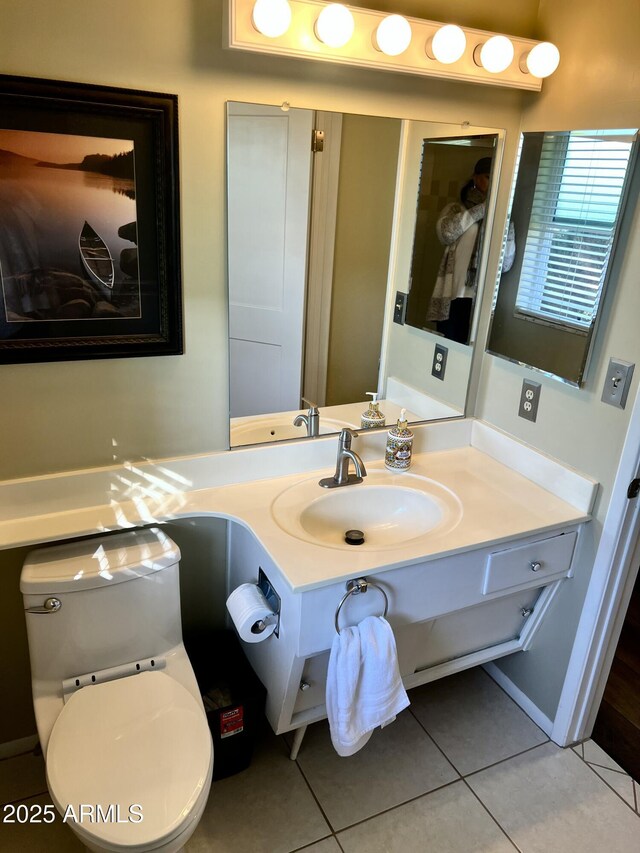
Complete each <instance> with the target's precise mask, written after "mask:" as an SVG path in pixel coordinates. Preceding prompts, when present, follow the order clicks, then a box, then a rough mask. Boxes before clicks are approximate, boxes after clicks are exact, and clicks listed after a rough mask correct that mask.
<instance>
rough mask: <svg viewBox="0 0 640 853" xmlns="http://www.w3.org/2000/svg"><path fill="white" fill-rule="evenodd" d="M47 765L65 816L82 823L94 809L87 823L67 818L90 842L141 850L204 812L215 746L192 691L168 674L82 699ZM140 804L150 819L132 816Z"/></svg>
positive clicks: (67, 715) (65, 713) (59, 725)
mask: <svg viewBox="0 0 640 853" xmlns="http://www.w3.org/2000/svg"><path fill="white" fill-rule="evenodd" d="M46 758H47V760H46V768H47V780H48V783H49V792H50V794H51V797H52V799H53V801H54V803H55V804H56V807H57V808H58V810H59V811H60V812H61V813H62V814H63V815H64V814H65V810H67V807H68V806H72V807H73V809H74V812H75V815H76V816H80V806H81V805H84V806H85V810H84V820H82V822H73V820H72V819H70V820H68V822H69V823H70V824H71V825H72V826H73V829H74V831H76V832H77V834H78V835H79V836H80V837H81V838H82V839H85V840H86V842H87V843H88V844H94V845H97V846H103V847H104V848H105V849H111V850H118V849H123V848H126V849H128V850H136V851H140V852H141V851H144V850H148V849H154V848H155V847H158V846H160V845H161V844H166V843H168V842H170V841H171V840H172V839H173V838H174V837H175V836H177V835H179V834H180V833H181V832H182V831H183V830H184V828H185V826H187V825H188V824H189V823H190V822H191V820H192V819H193V818H194V817H195V816H196V814H197V813H198V811H199V810H201V809H200V807H201V806H203V803H202V802H201V801H202V799H203V797H206V796H207V793H208V786H209V780H210V778H211V770H212V764H213V747H212V743H211V735H210V732H209V727H208V725H207V719H206V716H205V714H204V711H203V709H202V707H201V706H200V705H198V703H197V702H196V700H195V698H194V697H193V696H192V695H191V693H189V691H188V690H187V689H186V688H185V687H183V686H182V685H181V684H179V683H178V682H177V681H175V680H174V679H173V678H170V677H169V676H168V675H166V674H165V673H163V672H142V673H139V674H137V675H133V676H129V677H127V678H122V679H118V680H116V681H110V682H106V683H103V684H95V685H91V686H90V687H84V688H82V689H81V690H79V691H78V692H77V693H74V694H73V695H72V696H71V698H70V699H69V701H68V702H67V704H66V705H65V707H64V709H63V710H62V711H61V713H60V715H59V716H58V718H57V720H56V723H55V725H54V727H53V730H52V732H51V738H50V740H49V745H48V749H47V756H46ZM134 804H139V805H140V806H141V807H142V816H143V819H142V820H141V821H139V820H138V817H139V814H138V813H136V810H132V811H130V807H131V806H132V805H134ZM98 805H100V806H101V813H99V812H98V811H97V809H96V807H97V806H98ZM109 806H113V807H114V808H113V809H111V811H110V812H109V811H108V808H109ZM87 807H93V809H94V813H93V819H92V818H91V815H90V814H89V812H88V808H87ZM118 807H119V808H118ZM105 815H106V819H105ZM72 817H73V816H71V818H72Z"/></svg>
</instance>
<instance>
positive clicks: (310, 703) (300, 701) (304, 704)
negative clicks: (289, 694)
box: [293, 652, 329, 714]
mask: <svg viewBox="0 0 640 853" xmlns="http://www.w3.org/2000/svg"><path fill="white" fill-rule="evenodd" d="M328 667H329V652H325V653H324V654H322V655H315V657H312V658H307V660H306V661H305V664H304V669H303V670H302V678H301V679H300V686H299V687H298V693H297V695H296V702H295V705H294V708H293V713H294V714H297V713H299V712H300V711H307V710H308V709H309V708H315V707H316V706H317V705H324V700H325V693H326V687H327V669H328ZM303 687H304V689H303Z"/></svg>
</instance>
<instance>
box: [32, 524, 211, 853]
mask: <svg viewBox="0 0 640 853" xmlns="http://www.w3.org/2000/svg"><path fill="white" fill-rule="evenodd" d="M179 561H180V551H179V549H178V547H177V545H176V544H175V543H174V542H172V541H171V539H169V537H168V536H166V535H165V533H164V532H163V531H162V530H161V529H159V528H151V529H145V530H133V531H128V532H126V533H119V534H114V535H111V536H103V537H100V538H94V539H85V540H83V541H79V542H71V543H69V544H63V545H56V546H53V547H50V548H43V549H41V550H37V551H33V552H31V553H30V554H29V555H28V556H27V559H26V561H25V564H24V567H23V569H22V575H21V578H20V590H21V592H22V594H23V599H24V607H25V617H26V622H27V635H28V639H29V655H30V659H31V677H32V688H33V701H34V709H35V716H36V723H37V726H38V734H39V736H40V743H41V746H42V750H43V753H44V757H45V762H46V771H47V785H48V787H49V793H50V795H51V798H52V800H53V802H54V804H55V806H56V808H57V810H58V812H59V814H60V818H61V819H62V820H64V822H65V823H67V824H68V825H69V826H70V827H71V829H72V830H73V831H74V832H75V833H76V835H77V836H78V838H79V839H80V840H81V841H82V843H83V844H84V845H85V847H87V848H88V849H89V850H92V851H96V853H101V851H114V853H115V851H125V850H126V851H129V853H147V851H159V853H177V851H179V850H181V849H182V847H183V846H184V845H185V843H186V842H187V840H188V839H189V837H190V836H191V835H192V833H193V832H194V830H195V828H196V826H197V824H198V821H199V819H200V817H201V815H202V812H203V811H204V807H205V805H206V802H207V798H208V795H209V789H210V787H211V775H212V771H213V745H212V741H211V734H210V731H209V727H208V724H207V718H206V715H205V711H204V707H203V705H202V700H201V698H200V691H199V690H198V685H197V682H196V678H195V674H194V672H193V669H192V667H191V663H190V661H189V658H188V657H187V653H186V651H185V648H184V645H183V642H182V627H181V620H180V590H179V574H178V572H179Z"/></svg>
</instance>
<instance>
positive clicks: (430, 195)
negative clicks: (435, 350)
mask: <svg viewBox="0 0 640 853" xmlns="http://www.w3.org/2000/svg"><path fill="white" fill-rule="evenodd" d="M496 141H497V137H496V136H495V135H487V136H476V137H471V136H464V137H459V138H454V139H425V140H424V142H423V145H422V164H421V168H420V183H419V187H418V203H417V212H416V227H415V235H414V241H413V254H412V259H411V285H410V290H409V299H408V304H407V323H409V324H410V325H411V326H415V327H416V328H417V329H424V330H426V331H432V332H435V333H436V334H438V335H442V337H444V338H447V339H448V340H452V341H458V342H459V343H462V344H467V343H469V338H470V334H471V325H472V320H473V312H474V309H475V305H476V302H477V300H476V296H477V292H478V277H479V268H480V258H481V255H482V243H483V239H484V231H485V228H484V221H485V212H486V207H487V196H488V194H489V190H490V188H491V180H492V172H493V168H492V167H493V152H494V148H495V144H496Z"/></svg>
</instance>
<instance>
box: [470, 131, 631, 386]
mask: <svg viewBox="0 0 640 853" xmlns="http://www.w3.org/2000/svg"><path fill="white" fill-rule="evenodd" d="M636 160H637V130H579V131H561V132H553V133H525V134H523V136H522V140H521V147H520V152H519V163H518V166H517V171H516V180H515V184H514V189H513V195H512V204H511V212H510V223H511V225H510V227H511V228H512V229H513V230H514V231H515V245H516V251H515V259H514V262H513V266H512V267H511V268H510V269H509V270H508V271H507V270H505V271H504V272H503V274H502V276H501V277H500V279H499V286H498V288H497V295H496V298H495V300H494V309H493V314H492V320H491V327H490V332H489V340H488V344H487V351H488V352H490V353H491V354H493V355H497V356H500V357H502V358H506V359H508V360H509V361H514V362H517V363H520V364H524V365H527V366H528V367H533V368H536V369H538V370H541V371H543V372H545V373H546V374H548V375H549V376H552V377H554V378H557V379H560V380H562V381H564V382H566V383H568V384H570V385H574V386H580V385H581V384H582V381H583V379H584V375H585V372H586V369H587V365H588V359H589V355H590V351H591V346H592V343H593V337H594V330H595V328H596V324H597V321H598V317H599V315H600V310H601V306H602V301H603V300H602V297H603V294H604V291H605V287H606V284H607V279H608V277H609V273H610V270H611V263H612V258H613V255H614V252H615V245H616V239H617V234H618V231H619V228H620V223H621V219H622V214H623V210H624V207H625V205H626V204H627V203H628V202H630V201H635V198H634V199H631V196H632V195H633V196H637V187H636V188H635V190H632V189H631V184H632V182H631V175H632V173H633V169H634V165H635V163H636ZM635 183H637V182H635Z"/></svg>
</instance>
